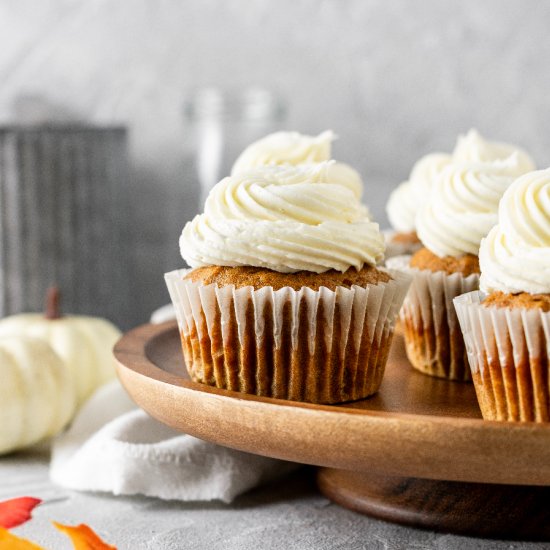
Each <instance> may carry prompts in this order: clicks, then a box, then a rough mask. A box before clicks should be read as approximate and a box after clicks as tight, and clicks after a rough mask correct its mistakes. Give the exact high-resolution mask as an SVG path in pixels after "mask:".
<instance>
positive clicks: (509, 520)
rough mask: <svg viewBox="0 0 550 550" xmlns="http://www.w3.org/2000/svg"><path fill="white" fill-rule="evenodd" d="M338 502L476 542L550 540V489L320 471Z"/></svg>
mask: <svg viewBox="0 0 550 550" xmlns="http://www.w3.org/2000/svg"><path fill="white" fill-rule="evenodd" d="M317 484H318V487H319V489H320V490H321V492H322V493H323V494H324V495H325V496H327V497H329V498H330V499H331V500H333V501H334V502H337V503H338V504H340V505H342V506H344V507H346V508H349V509H351V510H354V511H356V512H360V513H363V514H367V515H369V516H373V517H377V518H379V519H383V520H386V521H392V522H394V523H401V524H404V525H412V526H415V527H422V528H426V529H432V530H434V531H442V532H451V533H459V534H462V535H470V536H477V537H491V538H501V539H515V540H550V507H548V502H549V501H550V487H529V486H517V485H491V484H488V483H464V482H457V481H436V480H429V479H415V478H406V477H400V476H395V477H392V476H383V475H377V474H372V473H367V472H349V471H345V470H335V469H332V468H319V470H318V473H317Z"/></svg>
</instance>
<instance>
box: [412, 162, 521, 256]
mask: <svg viewBox="0 0 550 550" xmlns="http://www.w3.org/2000/svg"><path fill="white" fill-rule="evenodd" d="M517 164H518V157H517V155H516V154H513V155H512V156H511V157H510V158H508V159H507V160H505V161H498V162H493V163H485V164H480V163H471V162H464V163H452V164H450V165H449V166H448V167H447V168H445V169H444V170H443V172H442V173H441V175H440V177H439V178H438V179H437V181H436V184H435V185H434V188H433V190H432V193H431V195H430V198H429V200H428V202H427V203H426V204H425V206H423V207H422V208H421V209H420V211H419V212H418V215H417V217H416V228H417V233H418V237H419V238H420V240H421V241H422V244H423V245H424V246H425V247H427V248H428V249H429V250H431V251H432V252H433V253H434V254H437V255H438V256H440V257H444V256H461V255H463V254H475V255H477V254H478V251H479V243H480V242H481V239H482V238H483V237H485V235H487V233H488V232H489V230H490V229H491V228H492V227H493V226H494V225H495V224H496V222H497V210H498V203H499V200H500V198H501V197H502V195H503V194H504V191H506V189H507V188H508V187H509V186H510V185H511V183H512V182H513V181H514V179H515V177H516V176H515V174H516V173H517Z"/></svg>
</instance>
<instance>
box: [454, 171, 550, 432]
mask: <svg viewBox="0 0 550 550" xmlns="http://www.w3.org/2000/svg"><path fill="white" fill-rule="evenodd" d="M479 260H480V267H481V282H480V286H481V290H480V291H474V292H470V293H467V294H464V295H463V296H460V297H458V298H455V300H454V303H455V306H456V311H457V314H458V318H459V320H460V325H461V328H462V331H463V334H464V338H465V341H466V349H467V350H468V358H469V362H470V367H471V370H472V374H473V381H474V385H475V388H476V394H477V397H478V401H479V405H480V408H481V412H482V414H483V417H484V418H486V419H488V420H522V421H536V422H549V421H550V386H549V383H548V370H549V367H550V169H547V170H540V171H536V172H530V173H528V174H525V175H524V176H522V177H520V178H518V179H517V180H516V181H515V182H514V183H513V184H512V185H511V186H510V187H509V188H508V190H507V191H506V192H505V193H504V196H503V197H502V199H501V201H500V205H499V212H498V225H496V226H495V227H493V228H492V229H491V231H490V232H489V234H488V235H487V237H486V238H484V239H483V241H482V242H481V247H480V251H479Z"/></svg>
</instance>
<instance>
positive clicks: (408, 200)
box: [384, 129, 535, 258]
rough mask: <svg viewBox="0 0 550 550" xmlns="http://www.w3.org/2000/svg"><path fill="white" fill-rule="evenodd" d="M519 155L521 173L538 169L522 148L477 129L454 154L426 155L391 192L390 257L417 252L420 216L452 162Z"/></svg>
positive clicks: (464, 137) (462, 139)
mask: <svg viewBox="0 0 550 550" xmlns="http://www.w3.org/2000/svg"><path fill="white" fill-rule="evenodd" d="M513 154H515V155H516V157H517V175H518V176H519V175H521V174H524V173H526V172H530V171H532V170H534V169H535V165H534V163H533V160H532V159H531V157H530V156H529V155H528V154H527V153H526V152H525V151H524V150H523V149H520V148H519V147H516V146H515V145H510V144H508V143H501V142H498V141H489V140H486V139H484V138H483V137H482V136H481V135H480V134H479V132H478V131H477V130H474V129H472V130H470V131H469V132H468V133H467V134H465V135H461V136H459V137H458V139H457V142H456V145H455V148H454V150H453V152H452V154H447V153H432V154H429V155H426V156H424V157H422V158H421V159H420V160H419V161H417V163H416V164H415V165H414V166H413V169H412V170H411V174H410V176H409V179H408V180H407V181H405V182H403V183H401V184H400V185H398V186H397V187H396V188H395V189H394V190H393V191H392V193H391V194H390V197H389V200H388V204H387V206H386V212H387V214H388V218H389V220H390V225H391V226H392V229H391V230H386V231H384V235H385V237H386V258H390V257H393V256H398V255H402V254H413V253H414V252H416V251H417V250H419V249H420V248H422V243H421V242H420V239H419V238H418V234H417V231H416V216H417V214H418V211H419V210H420V208H421V206H422V205H423V204H425V202H426V201H427V200H428V198H429V196H430V193H431V190H432V188H433V187H434V184H435V182H436V180H437V179H438V177H439V176H440V174H441V172H442V171H443V169H444V168H445V167H447V166H448V165H449V164H451V163H457V162H458V163H460V162H475V163H486V162H494V161H499V160H505V159H507V158H508V157H509V156H510V155H513Z"/></svg>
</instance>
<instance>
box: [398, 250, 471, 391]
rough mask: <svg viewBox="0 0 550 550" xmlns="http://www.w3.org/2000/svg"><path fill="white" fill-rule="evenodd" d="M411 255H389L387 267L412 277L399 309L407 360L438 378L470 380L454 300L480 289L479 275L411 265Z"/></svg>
mask: <svg viewBox="0 0 550 550" xmlns="http://www.w3.org/2000/svg"><path fill="white" fill-rule="evenodd" d="M410 259H411V256H397V257H395V258H390V260H388V262H387V266H388V267H389V268H392V269H399V270H401V271H403V272H405V273H409V274H410V275H411V276H412V278H413V280H412V283H411V286H410V288H409V292H408V293H407V296H406V297H405V300H404V303H403V307H402V308H401V311H400V319H401V323H402V324H403V332H404V336H405V344H406V350H407V356H408V358H409V361H410V362H411V364H412V365H413V367H415V368H416V369H418V370H420V371H422V372H424V373H426V374H430V375H432V376H438V377H441V378H448V379H451V380H461V381H468V380H470V379H471V375H470V370H469V368H468V362H467V358H466V350H465V346H464V339H463V336H462V333H461V330H460V325H459V322H458V318H457V316H456V312H455V308H454V304H453V299H454V298H455V297H457V296H460V295H461V294H464V293H465V292H470V291H472V290H477V289H478V288H479V275H477V274H472V275H468V276H467V277H465V276H464V275H462V273H453V274H452V275H449V274H447V273H445V272H444V271H437V272H433V271H430V270H420V269H416V268H412V267H410V265H409V264H410Z"/></svg>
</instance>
